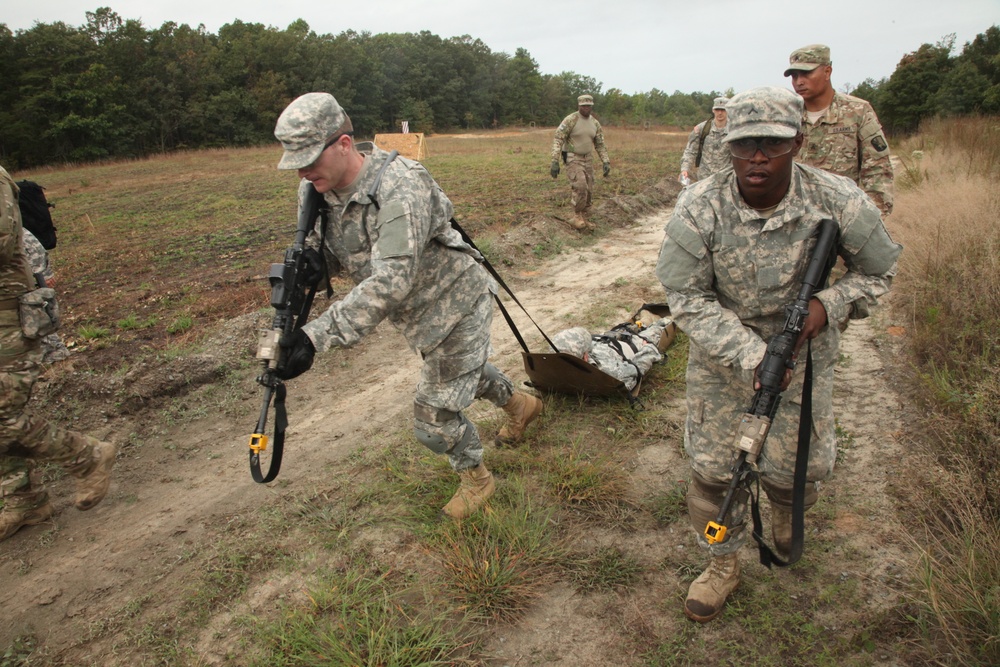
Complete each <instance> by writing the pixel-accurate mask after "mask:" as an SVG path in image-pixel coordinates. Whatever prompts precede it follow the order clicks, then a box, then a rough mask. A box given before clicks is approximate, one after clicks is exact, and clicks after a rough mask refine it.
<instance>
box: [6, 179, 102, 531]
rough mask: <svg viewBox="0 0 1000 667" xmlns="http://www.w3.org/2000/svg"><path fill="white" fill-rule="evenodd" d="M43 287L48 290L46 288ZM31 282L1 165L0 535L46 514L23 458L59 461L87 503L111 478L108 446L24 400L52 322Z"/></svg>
mask: <svg viewBox="0 0 1000 667" xmlns="http://www.w3.org/2000/svg"><path fill="white" fill-rule="evenodd" d="M46 289H47V291H46ZM46 289H36V288H35V277H34V275H32V271H31V268H30V266H29V264H28V259H27V256H26V255H25V253H24V246H23V239H22V227H21V213H20V209H19V208H18V204H17V186H16V185H15V184H14V181H13V179H12V178H11V177H10V175H9V174H8V173H7V172H6V170H4V169H3V168H2V167H0V539H4V538H6V537H9V536H10V535H12V534H13V533H14V532H16V531H17V530H18V528H20V527H21V526H24V525H31V524H34V523H39V522H40V521H44V520H46V519H48V518H49V517H50V516H51V515H52V506H51V504H50V503H49V500H48V494H47V493H46V492H45V490H44V489H43V488H41V486H40V484H39V480H38V478H37V475H36V474H34V472H33V471H32V469H31V468H32V466H30V465H29V464H28V462H27V461H26V460H31V461H50V462H54V463H60V464H62V466H63V467H64V468H65V469H66V470H67V471H68V472H69V473H70V474H71V475H73V476H74V477H77V478H79V480H80V481H79V482H78V484H77V497H76V506H77V508H78V509H81V510H86V509H90V508H91V507H93V506H94V505H96V504H97V503H99V502H100V501H101V499H102V498H104V495H105V494H106V493H107V490H108V485H109V484H110V475H111V467H112V466H113V464H114V459H115V448H114V446H113V445H111V444H109V443H106V442H101V441H99V440H97V439H95V438H91V437H89V436H85V435H83V434H80V433H77V432H75V431H68V430H65V429H62V428H59V427H58V426H56V425H55V424H52V423H50V422H49V421H47V420H45V419H41V418H39V417H36V416H34V415H32V414H31V413H30V412H28V411H27V410H26V409H25V408H26V406H27V403H28V399H29V398H30V396H31V388H32V385H34V383H35V380H36V379H37V378H38V373H39V364H40V362H41V358H42V352H41V348H40V345H39V342H38V338H39V337H41V336H44V335H46V334H47V333H49V332H48V331H47V330H46V324H49V323H52V319H53V318H52V316H51V310H50V308H51V306H50V303H49V301H50V299H51V298H52V296H53V294H54V293H52V290H51V289H50V288H46Z"/></svg>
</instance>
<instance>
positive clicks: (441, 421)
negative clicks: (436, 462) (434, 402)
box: [413, 403, 479, 456]
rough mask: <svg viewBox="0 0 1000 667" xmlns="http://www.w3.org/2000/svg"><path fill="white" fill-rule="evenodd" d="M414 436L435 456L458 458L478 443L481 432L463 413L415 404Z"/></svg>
mask: <svg viewBox="0 0 1000 667" xmlns="http://www.w3.org/2000/svg"><path fill="white" fill-rule="evenodd" d="M413 412H414V415H413V417H414V418H413V434H414V435H415V436H416V438H417V440H418V441H420V444H422V445H423V446H424V447H426V448H427V449H429V450H431V451H432V452H434V453H435V454H448V455H449V456H457V455H459V454H461V453H462V452H463V451H465V450H466V449H467V448H468V447H469V445H471V444H472V443H473V442H476V441H477V440H478V438H479V432H478V431H477V430H476V425H475V424H473V423H472V422H470V421H469V420H468V419H467V418H466V416H465V415H463V414H462V413H461V412H452V411H451V410H442V409H439V408H431V407H429V406H425V405H420V404H417V403H415V404H414V410H413Z"/></svg>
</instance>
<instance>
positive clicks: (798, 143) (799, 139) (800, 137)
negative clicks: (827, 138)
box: [792, 132, 806, 155]
mask: <svg viewBox="0 0 1000 667" xmlns="http://www.w3.org/2000/svg"><path fill="white" fill-rule="evenodd" d="M805 140H806V138H805V135H804V134H802V133H801V132H799V133H798V134H796V135H795V147H794V148H793V149H792V155H798V154H799V150H801V149H802V144H803V143H805Z"/></svg>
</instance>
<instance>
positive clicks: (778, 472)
mask: <svg viewBox="0 0 1000 667" xmlns="http://www.w3.org/2000/svg"><path fill="white" fill-rule="evenodd" d="M802 107H803V105H802V98H800V97H798V96H797V95H795V94H794V93H792V92H791V91H789V90H785V89H782V88H755V89H753V90H748V91H746V92H743V93H740V94H739V95H736V96H734V97H733V98H732V99H731V100H730V101H729V104H727V105H726V110H727V112H728V114H729V133H728V135H727V137H726V142H727V144H728V146H729V150H730V153H731V156H732V166H733V168H732V170H728V171H723V172H720V173H717V174H715V175H714V176H711V177H709V178H707V179H704V180H701V181H698V182H697V183H695V184H693V185H691V186H690V187H687V188H685V189H684V190H682V191H681V194H680V195H679V196H678V198H677V204H676V205H675V207H674V211H673V214H672V216H671V218H670V220H669V221H668V222H667V225H666V227H665V236H664V239H663V245H662V246H661V248H660V257H659V261H658V263H657V267H656V273H657V276H658V277H659V279H660V282H661V283H662V284H663V286H664V288H665V289H666V292H667V302H668V304H669V306H670V312H671V314H672V316H673V318H674V320H675V322H676V323H677V326H678V328H679V329H681V330H682V331H683V332H684V333H686V334H687V336H688V339H689V341H690V347H689V354H688V367H687V420H686V423H685V430H684V449H685V451H686V452H687V454H688V456H689V458H690V461H691V484H690V486H689V487H688V497H687V500H688V513H689V515H690V517H691V524H692V526H693V527H694V529H695V532H696V533H697V535H698V543H699V545H700V546H701V547H702V548H703V549H705V550H706V551H707V552H708V555H709V556H710V559H711V560H710V562H709V566H708V567H707V568H706V570H705V571H704V572H703V573H702V574H701V576H699V577H698V578H697V579H695V581H694V582H693V583H692V584H691V587H690V589H689V590H688V595H687V599H686V600H685V603H684V612H685V614H686V615H687V616H688V617H689V618H691V619H692V620H695V621H699V622H705V621H710V620H712V619H713V618H715V617H716V616H718V615H719V614H720V613H721V612H722V610H723V607H724V605H725V602H726V599H727V598H728V597H729V594H730V593H732V591H733V590H734V589H735V588H736V586H737V585H738V584H739V581H740V562H739V555H738V552H739V549H740V547H741V546H742V545H743V544H744V543H745V542H746V539H747V533H748V532H749V531H747V530H745V529H744V528H745V521H746V505H747V498H746V494H745V492H743V493H739V494H738V497H737V498H736V499H735V502H734V503H733V506H732V510H731V513H730V516H729V523H728V525H727V527H728V529H729V530H728V531H727V532H726V533H725V537H724V539H722V540H721V541H719V542H716V543H714V544H709V543H708V540H707V539H706V538H705V536H704V530H705V527H706V525H707V524H708V522H709V521H714V520H715V519H716V517H717V515H718V512H719V508H720V507H721V506H722V503H723V499H724V497H725V494H726V491H727V488H728V484H729V480H730V478H731V466H732V462H733V458H734V455H735V453H736V449H735V447H734V446H733V445H732V442H733V434H734V432H735V427H736V425H737V424H738V423H739V420H740V417H741V416H742V415H743V413H744V412H745V411H746V406H747V405H748V402H749V400H750V398H751V397H752V396H753V392H754V390H755V383H756V382H757V378H756V373H757V369H758V368H759V366H760V363H761V361H762V360H763V358H764V352H765V350H766V349H767V341H769V340H770V339H771V338H772V337H773V336H774V335H775V334H777V333H779V332H780V331H781V330H782V329H783V326H784V321H785V306H786V305H788V304H791V303H794V302H795V300H796V298H797V296H798V293H799V290H800V288H801V286H802V279H803V277H804V274H805V272H806V267H807V265H808V263H809V259H810V255H811V252H812V248H813V246H815V243H816V241H815V236H816V231H817V229H818V227H819V224H820V222H821V221H822V220H824V219H826V218H830V219H833V220H834V221H836V222H837V224H838V226H839V228H840V231H839V237H838V241H837V246H836V252H837V254H838V255H839V256H840V257H841V258H842V259H843V260H844V263H845V266H846V273H845V274H844V275H843V276H842V277H841V278H839V279H838V280H837V281H836V282H834V283H833V284H832V285H829V286H825V288H824V289H821V290H820V291H819V292H817V293H816V296H815V298H813V299H812V300H811V301H810V303H809V315H808V317H807V318H806V321H805V324H804V327H803V330H802V334H801V336H800V337H799V339H798V341H797V346H801V345H802V344H803V343H804V342H805V341H806V340H810V341H811V357H812V369H813V381H812V384H813V387H812V405H813V408H812V414H805V415H802V414H800V413H801V406H800V405H799V404H797V402H796V400H795V398H794V397H799V396H802V392H803V372H802V371H801V370H798V369H796V370H795V371H794V373H793V372H792V371H789V373H788V374H787V375H786V377H785V386H786V387H787V391H786V395H787V396H788V397H789V398H788V399H786V400H785V401H784V402H783V403H782V404H781V408H780V409H779V410H778V412H777V414H776V416H775V419H774V422H773V423H772V425H771V430H770V433H769V436H768V439H767V441H766V442H765V444H764V448H763V451H762V453H761V455H760V458H759V459H758V467H759V472H760V476H761V477H760V479H761V485H762V486H763V488H764V491H765V492H766V494H767V497H768V499H769V501H770V504H771V510H772V521H771V530H772V536H773V538H774V543H775V547H776V549H777V551H778V553H779V555H784V556H786V557H787V554H788V552H789V550H790V548H791V505H792V482H793V479H794V470H795V455H796V444H797V441H798V425H799V421H800V420H801V419H806V420H810V421H811V422H812V432H813V436H812V441H811V445H810V449H809V461H808V471H807V480H808V481H807V484H806V497H805V505H806V507H807V508H808V507H811V506H812V505H813V504H815V502H816V500H817V498H818V482H820V481H821V480H824V479H826V478H827V477H829V476H830V474H831V473H832V471H833V465H834V461H835V459H836V440H835V437H834V416H833V402H832V399H833V378H834V373H833V371H834V366H835V365H836V362H837V356H838V346H839V344H840V326H841V325H842V324H844V323H845V322H846V321H847V320H848V319H859V318H863V317H867V316H868V314H869V310H870V308H871V306H873V305H874V304H875V303H876V301H877V299H878V297H880V296H882V295H883V294H885V293H886V292H887V291H888V290H889V287H890V284H891V281H892V276H893V275H895V273H896V259H897V257H898V256H899V253H900V251H901V247H900V246H899V245H897V244H896V243H894V242H893V241H892V239H891V238H889V234H888V233H887V232H886V229H885V226H884V225H883V224H882V219H881V216H880V215H879V210H878V208H876V206H875V204H874V203H872V201H871V199H869V197H867V196H866V195H865V193H864V192H862V191H861V190H860V189H859V188H858V187H857V186H856V185H855V184H854V183H852V182H851V181H850V180H848V179H847V178H844V177H842V176H836V175H834V174H830V173H828V172H826V171H823V170H820V169H816V168H815V167H809V166H806V165H802V164H798V163H796V162H795V161H794V160H795V157H796V154H797V153H798V151H799V150H800V149H801V147H802V141H803V137H802V133H801V123H802ZM797 352H798V350H796V353H797ZM805 365H806V364H801V363H800V364H799V367H798V368H799V369H801V368H802V367H803V366H805Z"/></svg>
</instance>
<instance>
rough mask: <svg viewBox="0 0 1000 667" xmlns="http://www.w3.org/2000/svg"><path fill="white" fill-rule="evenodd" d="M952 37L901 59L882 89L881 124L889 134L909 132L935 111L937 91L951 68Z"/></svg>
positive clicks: (953, 37)
mask: <svg viewBox="0 0 1000 667" xmlns="http://www.w3.org/2000/svg"><path fill="white" fill-rule="evenodd" d="M954 45H955V35H953V34H952V35H948V36H947V37H945V38H944V39H942V40H941V41H940V42H938V43H937V44H935V45H933V46H932V45H930V44H923V45H921V47H920V48H919V49H917V50H916V51H914V52H913V53H909V54H907V55H905V56H903V58H902V60H900V61H899V65H897V66H896V70H895V71H894V72H893V73H892V76H890V77H889V80H888V81H887V82H886V84H885V85H884V86H883V87H882V98H881V99H882V108H881V110H880V111H879V112H878V113H879V118H880V120H881V121H882V124H883V125H884V126H886V128H887V129H888V130H889V131H890V132H913V131H915V130H916V129H917V127H918V126H919V125H920V121H921V120H923V119H924V118H928V117H930V116H932V115H934V114H935V112H936V111H937V106H936V102H937V98H936V95H937V92H938V90H939V89H940V88H941V85H942V83H943V82H944V80H945V77H946V76H947V74H948V72H949V70H950V69H951V65H952V63H951V58H950V54H951V51H952V48H954Z"/></svg>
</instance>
